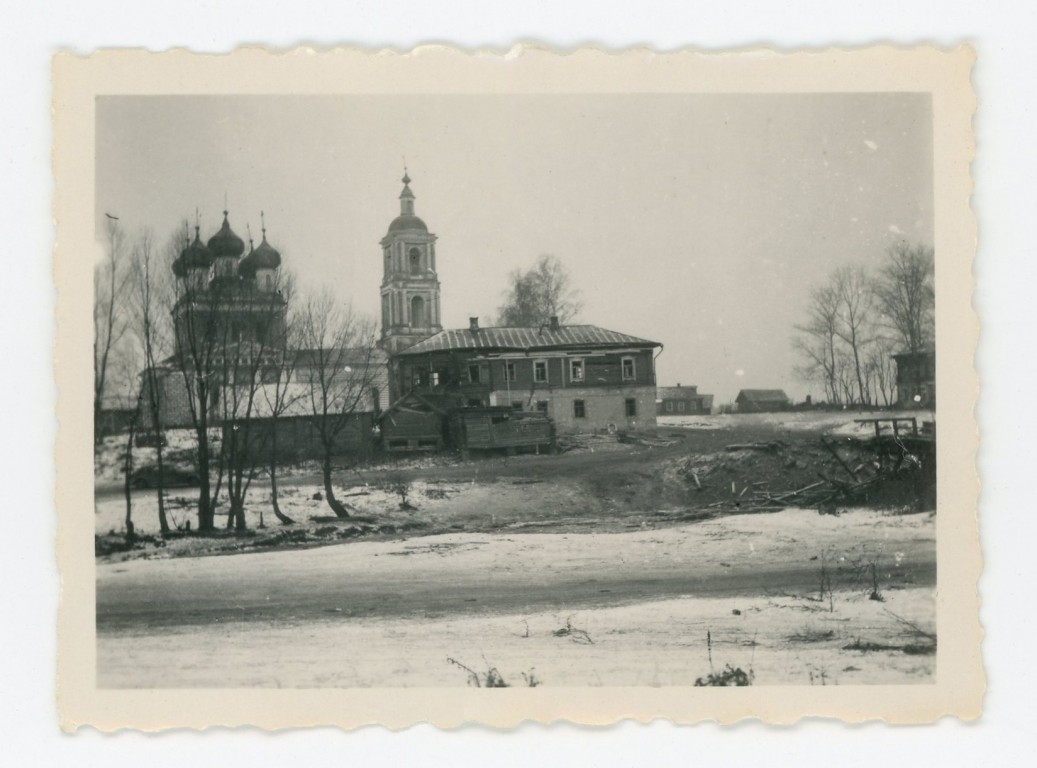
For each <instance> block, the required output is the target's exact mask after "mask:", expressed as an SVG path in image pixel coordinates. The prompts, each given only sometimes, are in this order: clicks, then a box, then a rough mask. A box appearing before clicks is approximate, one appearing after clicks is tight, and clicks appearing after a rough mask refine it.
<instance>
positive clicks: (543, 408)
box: [537, 400, 547, 413]
mask: <svg viewBox="0 0 1037 768" xmlns="http://www.w3.org/2000/svg"><path fill="white" fill-rule="evenodd" d="M537 410H538V411H540V412H541V413H547V401H546V400H537Z"/></svg>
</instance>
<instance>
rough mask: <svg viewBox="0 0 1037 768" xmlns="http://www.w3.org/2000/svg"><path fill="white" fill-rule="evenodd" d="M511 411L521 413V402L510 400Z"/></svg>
mask: <svg viewBox="0 0 1037 768" xmlns="http://www.w3.org/2000/svg"><path fill="white" fill-rule="evenodd" d="M511 409H512V410H513V411H521V410H522V401H521V400H512V401H511Z"/></svg>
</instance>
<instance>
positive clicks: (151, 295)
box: [130, 230, 184, 535]
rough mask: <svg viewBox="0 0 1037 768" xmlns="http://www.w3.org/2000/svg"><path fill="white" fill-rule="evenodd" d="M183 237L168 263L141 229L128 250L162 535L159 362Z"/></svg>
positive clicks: (166, 345)
mask: <svg viewBox="0 0 1037 768" xmlns="http://www.w3.org/2000/svg"><path fill="white" fill-rule="evenodd" d="M183 240H184V238H183V235H182V234H181V233H180V231H179V230H178V231H177V233H175V234H174V235H173V237H172V238H171V239H170V242H169V246H168V249H167V254H166V256H167V258H166V259H165V260H164V261H166V262H168V263H163V260H162V259H159V258H157V257H156V253H155V247H154V236H153V235H152V233H151V232H149V231H144V232H142V233H141V234H140V235H139V236H138V237H137V239H136V241H135V243H134V245H133V250H132V273H131V274H132V279H131V288H132V290H131V292H130V293H131V296H132V301H131V307H132V321H133V322H132V325H133V328H134V332H135V335H136V337H137V342H138V345H139V347H140V358H141V362H142V364H143V370H142V371H141V381H140V399H139V407H140V409H142V410H143V411H144V412H145V413H146V415H147V420H146V421H147V427H148V429H147V431H148V432H149V433H150V434H149V437H151V438H153V439H154V443H155V462H156V465H157V468H158V473H157V479H156V482H155V493H156V498H157V502H158V523H159V530H160V531H161V532H162V534H163V535H165V534H167V533H169V531H170V528H169V521H168V519H167V517H166V502H165V429H164V424H163V414H162V402H161V397H162V395H161V381H160V379H161V374H160V364H161V361H162V360H164V359H165V358H166V357H167V356H168V355H169V354H170V353H171V352H172V335H171V328H170V327H169V322H170V315H169V307H170V285H169V277H168V271H169V263H172V259H173V258H175V256H176V255H177V254H178V253H179V252H180V250H181V246H182V244H183ZM142 415H143V414H142Z"/></svg>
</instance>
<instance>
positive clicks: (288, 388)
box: [260, 271, 303, 525]
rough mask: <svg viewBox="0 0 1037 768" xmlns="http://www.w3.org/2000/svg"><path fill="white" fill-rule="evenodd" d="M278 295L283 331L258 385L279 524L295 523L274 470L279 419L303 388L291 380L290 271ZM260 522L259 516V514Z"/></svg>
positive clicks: (295, 327) (295, 328) (294, 330)
mask: <svg viewBox="0 0 1037 768" xmlns="http://www.w3.org/2000/svg"><path fill="white" fill-rule="evenodd" d="M279 277H280V284H281V295H282V296H283V297H284V299H285V303H286V320H285V325H286V328H285V333H284V334H282V335H281V339H280V345H279V348H278V350H277V354H276V355H275V356H274V363H273V365H272V367H271V369H270V371H271V373H272V376H271V378H270V379H268V380H267V381H265V382H264V386H263V387H262V389H261V392H262V397H263V405H264V406H265V412H266V414H267V415H268V416H269V428H268V429H267V430H266V432H265V433H264V437H265V439H266V440H267V443H266V444H265V445H264V448H265V450H266V454H267V471H268V472H269V474H270V504H271V506H272V507H273V511H274V517H276V518H277V520H278V521H279V522H280V523H281V524H282V525H294V524H295V521H294V520H293V519H292V518H290V517H289V516H288V515H286V514H285V513H284V512H283V511H282V510H281V505H280V502H279V499H278V491H277V470H278V466H279V464H280V444H279V440H278V438H279V433H280V428H281V420H282V419H283V418H284V417H285V415H286V414H288V413H290V412H291V411H292V410H293V409H294V408H295V407H296V406H297V405H298V404H300V401H301V400H302V398H303V390H302V389H301V388H300V387H299V386H298V385H297V384H296V382H295V381H294V378H295V366H296V361H297V360H298V359H299V358H298V355H296V354H295V350H296V349H298V347H299V343H298V336H299V323H298V321H297V315H298V311H297V307H296V303H295V278H294V276H293V275H292V274H291V273H290V272H283V271H282V273H281V275H280V276H279ZM260 523H261V524H262V517H260Z"/></svg>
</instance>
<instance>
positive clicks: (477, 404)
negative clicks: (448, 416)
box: [468, 397, 482, 408]
mask: <svg viewBox="0 0 1037 768" xmlns="http://www.w3.org/2000/svg"><path fill="white" fill-rule="evenodd" d="M468 407H469V408H481V407H482V400H480V399H479V398H477V397H473V398H470V399H469V400H468Z"/></svg>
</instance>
